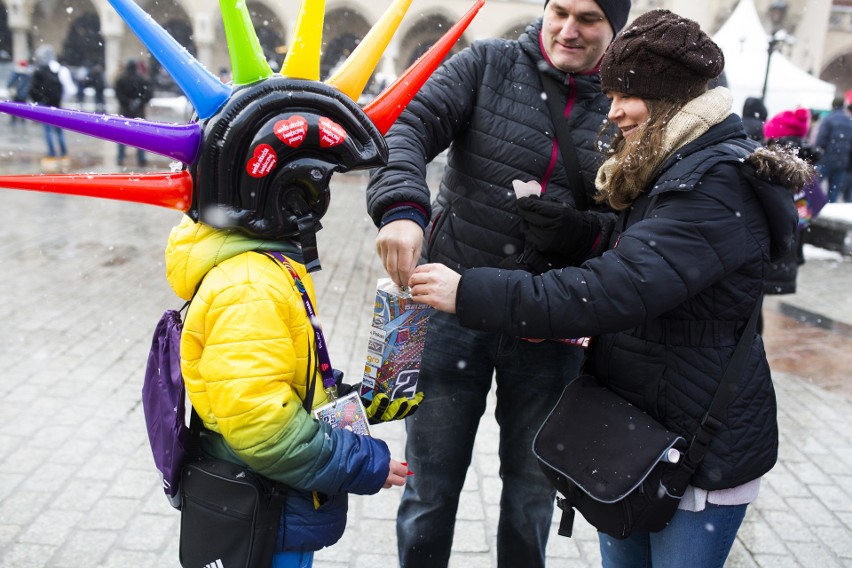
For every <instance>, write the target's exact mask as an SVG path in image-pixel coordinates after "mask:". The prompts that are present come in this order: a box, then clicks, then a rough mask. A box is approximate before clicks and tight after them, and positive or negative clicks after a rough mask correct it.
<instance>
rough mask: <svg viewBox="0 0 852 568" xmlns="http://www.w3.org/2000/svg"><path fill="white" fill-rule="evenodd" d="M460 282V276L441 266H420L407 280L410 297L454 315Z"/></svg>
mask: <svg viewBox="0 0 852 568" xmlns="http://www.w3.org/2000/svg"><path fill="white" fill-rule="evenodd" d="M460 280H461V274H459V273H458V272H455V271H453V270H452V269H451V268H447V267H446V266H444V265H443V264H422V265H420V266H418V267H417V268H416V269H415V270H414V274H412V275H411V278H410V279H409V283H410V285H411V297H412V298H413V299H414V300H416V301H418V302H421V303H423V304H428V305H430V306H432V307H433V308H435V309H436V310H440V311H442V312H447V313H448V314H454V313H456V293H457V292H458V288H459V281H460Z"/></svg>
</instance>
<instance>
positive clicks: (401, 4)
mask: <svg viewBox="0 0 852 568" xmlns="http://www.w3.org/2000/svg"><path fill="white" fill-rule="evenodd" d="M410 5H411V0H394V2H393V4H391V5H390V6H389V7H388V9H387V10H386V11H385V13H384V14H383V15H382V17H381V18H380V19H379V21H378V22H376V25H374V26H373V27H372V28H370V31H369V32H367V35H365V36H364V39H362V40H361V43H359V44H358V47H356V48H355V50H354V51H353V52H352V54H351V55H350V56H349V57H348V58H346V61H344V62H343V64H342V65H341V66H340V68H339V69H338V70H337V72H336V73H335V74H334V75H332V76H331V77H329V78H328V79H326V81H325V83H326V84H327V85H331V86H332V87H335V88H336V89H337V90H339V91H341V92H342V93H343V94H345V95H346V96H348V97H349V98H350V99H352V100H353V101H357V100H358V97H360V96H361V93H363V92H364V87H366V86H367V81H369V80H370V75H372V74H373V70H374V69H375V68H376V65H378V63H379V59H381V58H382V53H384V51H385V48H387V46H388V43H390V40H391V38H392V37H393V34H394V33H395V32H396V30H397V28H398V27H399V24H400V22H401V21H402V18H403V16H405V12H406V11H407V10H408V7H409V6H410Z"/></svg>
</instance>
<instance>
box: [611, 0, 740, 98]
mask: <svg viewBox="0 0 852 568" xmlns="http://www.w3.org/2000/svg"><path fill="white" fill-rule="evenodd" d="M724 68H725V56H724V55H723V54H722V50H721V49H719V46H718V45H716V44H715V43H714V42H713V40H712V39H710V37H709V36H708V35H707V34H705V33H704V32H703V31H701V27H700V26H699V25H698V24H697V23H696V22H694V21H692V20H690V19H687V18H682V17H681V16H678V15H677V14H673V13H672V12H670V11H668V10H652V11H650V12H647V13H645V14H642V15H641V16H639V17H638V18H636V19H635V20H633V23H632V24H630V25H629V26H628V27H627V28H626V29H625V30H624V31H623V32H621V33H620V34H619V35H618V36H616V38H615V39H614V40H613V42H612V43H611V44H610V46H609V49H607V50H606V53H604V56H603V60H602V61H601V87H602V88H603V90H604V92H609V91H615V92H618V93H624V94H625V95H633V96H636V97H640V98H643V99H660V100H667V101H675V102H686V101H689V100H691V99H694V98H695V97H697V96H698V95H700V94H701V93H703V92H704V91H706V90H707V81H709V80H710V79H714V78H716V77H718V76H719V74H720V73H721V72H722V70H723V69H724Z"/></svg>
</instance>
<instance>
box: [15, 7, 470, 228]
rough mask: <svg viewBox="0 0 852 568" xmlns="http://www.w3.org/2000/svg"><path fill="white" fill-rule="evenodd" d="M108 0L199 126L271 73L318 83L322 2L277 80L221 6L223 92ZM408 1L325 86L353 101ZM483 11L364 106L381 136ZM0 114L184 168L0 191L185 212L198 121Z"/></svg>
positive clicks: (304, 11) (243, 15) (247, 22)
mask: <svg viewBox="0 0 852 568" xmlns="http://www.w3.org/2000/svg"><path fill="white" fill-rule="evenodd" d="M109 3H110V4H111V5H112V7H113V8H114V9H115V10H116V12H117V13H118V14H119V15H120V16H121V17H122V18H123V19H124V21H125V22H126V23H127V25H128V26H129V27H130V29H131V30H132V31H133V32H134V34H135V35H136V36H137V37H138V38H139V39H140V41H142V43H144V44H145V46H146V47H147V48H148V50H149V51H150V52H151V54H152V55H153V56H154V57H156V58H157V60H158V61H159V62H160V64H161V65H162V66H163V68H164V69H165V70H166V71H167V72H168V73H169V74H170V75H171V76H172V78H173V79H174V80H175V83H176V84H177V85H178V87H179V88H180V89H181V91H183V93H184V94H185V95H186V97H187V99H188V100H189V102H190V103H191V104H192V106H193V107H194V108H195V111H196V114H197V116H198V119H199V121H201V122H203V121H206V120H207V119H210V118H211V117H214V115H216V113H217V112H219V111H220V110H221V109H222V108H223V107H224V106H225V105H226V103H228V101H229V100H230V99H231V98H232V97H233V96H234V94H235V93H237V92H238V91H239V90H240V89H241V88H242V87H244V86H246V85H253V84H255V83H258V82H261V81H264V80H267V79H270V78H273V77H277V76H283V77H286V78H289V79H296V80H306V81H318V80H319V61H320V45H321V41H322V25H323V18H324V11H325V2H324V0H303V1H302V5H301V8H300V12H299V17H298V19H297V22H296V29H295V31H294V34H293V38H294V39H293V42H292V47H291V49H290V51H289V52H288V54H287V57H286V59H285V61H284V65H283V66H282V68H281V71H280V74H279V75H276V74H275V73H274V72H273V71H272V69H270V67H269V65H268V64H267V62H266V60H265V58H264V56H263V50H262V49H261V47H260V42H259V41H258V38H257V34H256V33H255V30H254V27H253V26H252V23H251V18H250V16H249V12H248V9H247V7H246V4H245V1H244V0H237V1H236V2H235V1H234V0H229V1H225V0H220V2H219V5H220V9H221V12H222V19H223V21H224V24H225V35H226V39H227V44H228V50H229V53H230V58H231V65H232V75H233V83H232V84H228V85H226V84H223V83H222V82H221V81H220V80H219V79H218V78H217V77H216V76H215V75H213V74H212V73H210V72H209V71H208V70H207V69H206V68H205V67H204V66H203V65H202V64H201V63H200V62H199V61H198V60H197V59H195V58H194V57H193V56H192V54H190V53H189V52H188V51H187V50H186V49H185V48H184V47H183V46H181V45H180V44H179V43H178V42H177V41H176V40H175V39H174V38H173V37H171V36H170V35H169V33H168V32H167V31H166V30H165V29H163V28H162V27H161V26H160V25H159V24H157V23H156V22H155V21H154V19H153V18H152V17H151V16H150V15H149V14H147V13H146V12H145V11H144V10H143V9H142V8H140V7H139V6H138V5H137V4H136V3H134V2H133V0H109ZM410 4H411V0H394V2H393V3H392V4H391V6H390V7H389V8H388V9H387V11H386V12H385V14H384V15H383V16H382V18H381V19H380V20H379V22H378V23H377V24H376V25H375V26H374V27H373V28H372V29H371V30H370V32H369V33H368V34H367V36H366V37H365V38H364V39H363V41H362V42H361V43H360V44H359V46H358V48H357V49H355V50H354V51H353V52H352V54H351V55H350V56H349V58H348V59H347V60H346V61H345V62H344V63H343V65H341V67H340V69H339V71H338V72H337V73H336V74H335V75H334V76H333V77H330V78H329V79H328V80H327V81H325V85H327V86H330V87H333V88H334V89H336V90H338V91H339V92H341V93H342V94H344V95H345V96H346V97H348V98H349V99H351V100H352V101H356V102H357V100H358V98H359V97H360V95H361V93H362V91H363V89H364V87H365V86H366V84H367V81H368V80H369V77H370V75H371V74H372V72H373V70H374V69H375V67H376V65H377V64H378V61H379V59H380V58H381V55H382V53H383V52H384V50H385V48H386V47H387V45H388V43H389V42H390V39H391V38H392V37H393V34H394V33H395V32H396V29H397V28H398V26H399V23H400V21H401V20H402V17H403V15H404V14H405V12H406V10H407V8H408V6H409V5H410ZM483 4H484V0H476V2H475V3H474V5H473V7H471V9H470V10H469V11H468V12H467V13H466V14H465V15H464V16H463V17H462V18H461V19H460V20H459V22H458V23H457V24H455V25H454V26H453V27H452V28H450V29H449V30H448V31H447V32H446V33H445V34H444V35H443V36H442V37H441V38H440V39H439V40H438V42H436V44H435V45H433V46H432V47H431V48H430V49H429V50H428V51H427V52H426V53H424V54H423V55H422V56H421V57H420V58H419V59H418V60H417V61H415V62H414V63H413V64H412V65H411V67H409V68H408V69H407V70H406V71H405V72H404V73H403V74H402V75H400V76H399V77H398V78H397V79H396V81H394V82H393V83H392V84H391V85H389V86H388V87H387V88H386V89H385V90H384V91H383V92H382V93H381V94H379V95H378V97H376V99H374V101H373V102H372V103H370V104H368V105H366V106H365V107H364V108H363V114H364V115H365V116H366V117H367V118H368V119H369V120H370V121H371V122H372V124H373V125H374V126H375V127H376V129H377V130H378V132H379V133H381V135H384V134H386V133H387V131H388V130H389V129H390V127H391V125H392V124H393V123H394V122H395V121H396V119H397V118H398V117H399V115H400V114H401V113H402V111H403V110H404V109H405V107H406V105H407V104H408V102H409V101H410V100H411V99H412V98H413V97H414V95H415V94H416V92H417V91H418V90H419V89H420V87H422V86H423V83H425V82H426V80H427V79H428V78H429V76H430V75H431V74H432V73H433V72H434V70H435V69H436V68H437V67H438V65H440V63H441V61H442V60H443V59H444V57H445V56H446V55H447V53H449V51H450V49H451V48H452V46H453V45H454V44H455V43H456V41H457V40H458V39H459V38H460V37H461V35H462V33H463V32H464V31H465V29H467V27H468V25H469V24H470V22H471V21H472V20H473V18H474V16H475V15H476V13H477V12H478V11H479V10H480V8H481V7H482V6H483ZM0 112H4V113H6V114H10V115H15V116H18V117H22V118H26V119H29V120H36V121H38V122H42V123H44V124H51V125H54V126H58V127H61V128H64V129H68V130H73V131H76V132H80V133H82V134H86V135H89V136H94V137H96V138H101V139H103V140H109V141H112V142H117V143H119V144H125V145H129V146H134V147H136V148H141V149H143V150H147V151H150V152H154V153H157V154H160V155H164V156H168V157H171V158H173V159H175V160H177V161H180V162H182V163H184V164H186V165H187V166H188V167H189V169H188V170H187V169H184V170H183V171H182V172H179V173H152V174H127V175H125V174H85V175H81V174H57V175H29V176H28V175H21V176H0V187H5V188H10V189H23V190H31V191H44V192H51V193H63V194H71V195H83V196H89V197H100V198H107V199H117V200H122V201H130V202H136V203H147V204H150V205H158V206H162V207H168V208H172V209H177V210H179V211H184V212H186V211H188V210H189V209H190V207H191V203H192V197H193V192H194V189H195V188H194V184H195V179H194V177H195V176H194V170H193V168H192V166H193V165H194V164H195V163H196V161H197V160H198V158H199V156H200V155H201V153H202V151H203V150H204V147H205V142H206V141H205V128H204V126H203V124H200V123H198V122H194V123H190V124H170V123H161V122H154V121H148V120H141V119H128V118H125V117H121V116H115V115H102V114H95V113H88V112H83V111H76V110H70V109H59V108H52V107H36V106H33V105H29V104H26V103H15V102H8V101H4V102H0ZM339 169H343V168H339Z"/></svg>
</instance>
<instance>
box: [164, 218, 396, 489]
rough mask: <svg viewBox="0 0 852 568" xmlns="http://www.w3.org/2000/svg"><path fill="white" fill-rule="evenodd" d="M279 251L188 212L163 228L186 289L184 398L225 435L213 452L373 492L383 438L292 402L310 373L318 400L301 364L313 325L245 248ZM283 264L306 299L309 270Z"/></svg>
mask: <svg viewBox="0 0 852 568" xmlns="http://www.w3.org/2000/svg"><path fill="white" fill-rule="evenodd" d="M288 249H289V252H290V254H292V253H294V252H296V253H297V252H298V249H295V248H294V246H293V245H291V244H288V243H271V242H263V241H257V240H253V239H250V238H248V237H246V236H243V235H241V234H240V233H237V232H233V231H220V230H216V229H213V228H211V227H209V226H207V225H204V224H202V223H195V222H193V221H192V220H191V219H189V218H184V219H183V221H182V222H181V223H180V225H178V226H177V227H175V228H174V229H173V230H172V233H171V235H170V237H169V243H168V246H167V249H166V273H167V279H168V281H169V284H170V285H171V287H172V289H173V290H174V291H175V293H177V295H178V296H180V297H181V298H183V299H187V300H188V299H190V298H193V293H195V296H194V298H193V300H192V303H191V305H190V307H189V310H188V311H187V314H186V318H185V322H184V330H183V335H182V337H181V370H182V371H183V376H184V381H185V382H186V388H187V392H188V395H189V399H190V401H191V402H192V406H193V407H194V408H195V410H196V412H197V413H198V415H199V417H200V418H201V420H202V421H203V423H204V426H205V428H206V429H207V430H210V431H212V432H215V433H218V434H221V437H222V438H221V439H222V440H224V442H225V443H226V445H223V446H224V447H220V448H218V449H217V450H214V453H218V454H220V455H219V457H224V458H225V459H232V461H233V458H234V457H236V458H238V460H239V461H242V462H244V463H246V464H248V465H249V466H250V467H251V468H252V469H254V470H256V471H257V472H259V473H261V474H262V475H265V476H266V477H269V478H271V479H275V480H277V481H281V482H283V483H286V484H288V485H290V486H291V487H295V488H298V489H304V490H315V491H322V492H325V493H339V492H354V493H374V492H376V491H378V490H379V489H380V488H381V486H382V484H383V482H384V480H385V479H386V477H387V473H388V462H389V457H390V455H389V453H388V450H387V446H386V445H385V444H384V442H381V441H379V440H375V439H372V438H360V437H358V436H356V435H354V434H352V433H351V432H348V431H345V430H341V429H336V430H334V431H332V429H331V428H329V427H328V425H326V424H324V423H322V422H320V421H317V420H315V419H313V417H312V416H310V415H309V414H308V413H307V412H306V411H305V409H304V408H303V406H302V400H303V399H304V398H305V396H306V392H307V382H308V380H309V379H310V380H315V381H316V386H315V388H314V397H313V405H312V406H313V407H316V406H318V405H321V404H324V403H325V402H327V398H326V394H325V392H324V389H323V386H322V379H321V377H320V375H319V373H318V372H316V369H315V367H316V363H315V362H314V363H313V365H312V366H310V365H309V354H311V353H314V343H315V339H314V332H313V328H312V327H311V325H310V321H309V319H308V316H307V313H306V310H305V306H304V303H303V300H302V297H301V295H300V293H299V291H298V290H297V289H296V287H295V283H294V281H293V279H292V277H291V275H290V274H289V272H288V271H287V270H286V268H285V267H284V266H282V265H280V264H279V263H278V262H277V261H275V260H274V259H272V258H269V257H267V256H266V255H264V254H261V253H259V252H254V251H256V250H280V251H281V252H282V254H284V255H285V256H288V257H289V256H290V254H288ZM291 265H292V266H293V268H294V269H295V270H296V272H297V273H298V274H299V275H300V278H301V280H302V282H303V283H304V286H305V288H306V290H307V292H308V294H309V296H310V297H311V300H312V302H313V303H314V305H316V301H315V298H314V288H313V282H312V280H311V277H310V275H309V274H307V273H306V272H305V268H304V266H303V265H302V264H300V263H298V262H295V261H294V262H291ZM199 283H200V286H199ZM196 288H197V289H198V291H197V292H195V291H196ZM314 361H315V359H314ZM309 367H311V368H312V370H313V371H314V376H313V377H310V378H309V377H308V372H309ZM212 438H213V439H214V440H215V439H216V438H218V437H215V436H214V437H212ZM359 438H360V439H359ZM223 453H224V454H228V453H232V455H230V456H228V455H221V454H223ZM382 461H383V462H384V463H382Z"/></svg>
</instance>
